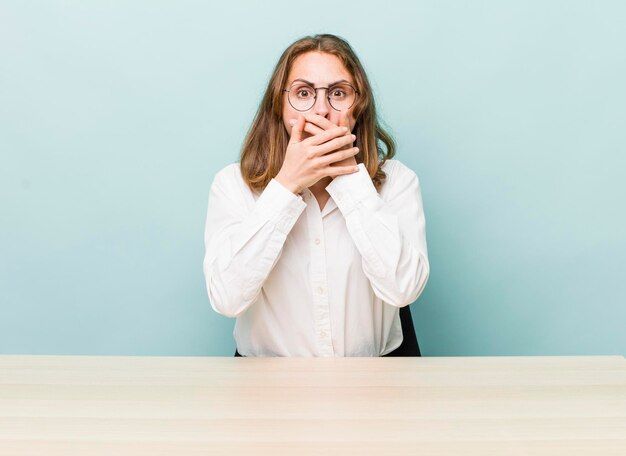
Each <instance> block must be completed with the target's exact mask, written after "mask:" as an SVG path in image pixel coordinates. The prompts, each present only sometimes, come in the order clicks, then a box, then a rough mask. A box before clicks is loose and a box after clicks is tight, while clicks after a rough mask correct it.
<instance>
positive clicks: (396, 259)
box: [326, 161, 430, 307]
mask: <svg viewBox="0 0 626 456" xmlns="http://www.w3.org/2000/svg"><path fill="white" fill-rule="evenodd" d="M390 168H391V170H389V171H388V172H387V174H388V177H387V179H388V182H387V183H386V184H385V185H387V186H389V188H388V195H387V196H386V198H385V199H386V201H383V200H382V199H381V197H380V196H379V195H378V193H377V192H376V189H375V187H374V184H373V183H372V180H371V178H370V176H369V175H368V173H367V170H366V168H365V166H364V165H363V164H359V172H357V173H354V174H349V175H345V176H338V177H336V178H335V179H334V180H333V181H332V182H331V183H330V184H329V185H328V186H327V187H326V190H327V191H328V192H329V193H330V195H331V196H332V198H333V200H334V201H335V202H336V203H337V206H338V207H339V210H341V213H342V214H343V216H344V217H345V219H346V225H347V227H348V231H349V232H350V235H351V237H352V239H353V240H354V243H355V244H356V247H357V249H358V250H359V252H360V254H361V257H362V259H363V261H362V263H363V271H364V273H365V275H366V276H367V277H368V278H369V280H370V283H371V284H372V288H373V289H374V292H375V293H376V296H378V297H379V298H380V299H382V300H383V301H385V302H386V303H388V304H391V305H393V306H397V307H404V306H406V305H408V304H410V303H411V302H413V301H415V300H416V299H417V297H418V296H419V295H420V294H421V293H422V291H423V290H424V287H425V286H426V282H427V281H428V276H429V273H430V266H429V263H428V253H427V248H426V223H425V219H424V210H423V207H422V196H421V189H420V184H419V180H418V178H417V175H416V174H415V173H414V172H413V171H412V170H411V169H409V168H407V167H406V166H405V165H403V164H402V163H400V162H398V161H395V163H394V166H393V168H392V167H390Z"/></svg>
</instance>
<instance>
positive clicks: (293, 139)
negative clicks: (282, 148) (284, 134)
mask: <svg viewBox="0 0 626 456" xmlns="http://www.w3.org/2000/svg"><path fill="white" fill-rule="evenodd" d="M304 123H305V122H304V116H303V115H299V116H298V120H296V123H295V124H294V125H293V127H291V136H290V138H289V142H290V143H298V142H300V141H302V132H303V131H304Z"/></svg>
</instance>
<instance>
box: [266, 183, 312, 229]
mask: <svg viewBox="0 0 626 456" xmlns="http://www.w3.org/2000/svg"><path fill="white" fill-rule="evenodd" d="M305 207H306V203H305V202H304V201H303V199H302V198H301V197H300V196H298V195H295V194H294V193H292V192H291V191H289V190H287V189H286V188H285V187H284V186H283V185H281V184H280V183H279V182H278V181H277V180H275V179H272V180H271V181H270V182H269V184H267V187H265V190H263V193H261V196H259V199H258V200H257V202H256V208H255V209H256V210H258V211H259V213H260V214H265V215H266V216H267V218H268V219H270V220H272V221H273V222H274V223H275V224H276V227H277V228H278V230H279V231H281V232H283V233H285V234H288V233H289V231H291V228H292V227H293V225H294V223H296V220H298V217H299V216H300V214H301V213H302V211H303V210H304V208H305Z"/></svg>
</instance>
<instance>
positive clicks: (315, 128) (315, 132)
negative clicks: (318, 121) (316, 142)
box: [304, 122, 324, 136]
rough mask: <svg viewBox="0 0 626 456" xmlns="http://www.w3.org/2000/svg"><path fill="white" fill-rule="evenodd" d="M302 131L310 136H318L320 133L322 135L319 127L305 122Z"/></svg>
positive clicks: (322, 131)
mask: <svg viewBox="0 0 626 456" xmlns="http://www.w3.org/2000/svg"><path fill="white" fill-rule="evenodd" d="M304 131H306V132H307V133H310V134H312V135H313V136H315V135H319V134H320V133H324V130H323V129H321V128H320V127H318V126H317V125H315V124H312V123H311V122H306V123H305V124H304Z"/></svg>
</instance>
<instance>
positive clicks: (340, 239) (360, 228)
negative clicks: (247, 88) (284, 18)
mask: <svg viewBox="0 0 626 456" xmlns="http://www.w3.org/2000/svg"><path fill="white" fill-rule="evenodd" d="M383 146H384V148H383ZM394 152H395V146H394V142H393V139H392V138H391V137H390V136H389V135H388V134H387V133H386V132H385V131H384V130H383V128H382V127H381V126H380V124H379V122H378V119H377V117H376V110H375V106H374V99H373V96H372V92H371V88H370V84H369V82H368V79H367V76H366V74H365V71H364V70H363V67H362V66H361V63H360V61H359V59H358V58H357V56H356V55H355V53H354V51H353V50H352V49H351V47H350V45H349V44H348V43H347V42H346V41H345V40H343V39H341V38H339V37H337V36H334V35H327V34H326V35H315V36H310V37H304V38H302V39H300V40H298V41H296V42H294V43H293V44H292V45H291V46H289V47H288V48H287V49H286V50H285V51H284V53H283V54H282V56H281V57H280V60H279V61H278V64H277V65H276V67H275V69H274V72H273V74H272V76H271V78H270V81H269V84H268V87H267V90H266V92H265V95H264V97H263V100H262V101H261V105H260V107H259V109H258V112H257V114H256V117H255V119H254V121H253V123H252V126H251V127H250V130H249V132H248V135H247V137H246V139H245V142H244V145H243V149H242V153H241V160H240V162H239V163H235V164H231V165H229V166H227V167H226V168H224V169H222V170H221V171H219V172H218V173H217V175H216V176H215V178H214V181H213V184H212V186H211V190H210V194H209V206H208V213H207V219H206V229H205V247H206V254H205V258H204V264H203V266H204V274H205V278H206V286H207V290H208V295H209V300H210V303H211V306H212V307H213V309H214V310H215V311H216V312H218V313H220V314H222V315H225V316H228V317H236V318H237V320H236V323H235V330H234V333H233V334H234V336H235V340H236V343H237V349H238V352H237V355H238V354H239V353H241V355H243V356H386V355H393V354H394V350H397V349H398V347H399V346H400V344H401V343H402V341H403V333H402V326H401V322H400V318H399V309H400V308H401V307H404V306H407V305H408V304H410V303H411V302H413V301H415V300H416V299H417V297H418V296H419V295H420V294H421V292H422V290H423V289H424V287H425V285H426V282H427V280H428V275H429V271H430V268H429V263H428V257H427V250H426V228H425V220H424V211H423V208H422V198H421V190H420V184H419V180H418V178H417V176H416V174H415V173H414V172H413V171H411V170H410V169H409V168H407V167H406V166H405V165H403V164H402V163H400V162H399V161H398V160H392V159H391V158H392V157H393V156H394ZM406 310H408V308H407V309H406ZM409 316H410V314H409ZM411 327H412V323H411Z"/></svg>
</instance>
